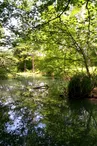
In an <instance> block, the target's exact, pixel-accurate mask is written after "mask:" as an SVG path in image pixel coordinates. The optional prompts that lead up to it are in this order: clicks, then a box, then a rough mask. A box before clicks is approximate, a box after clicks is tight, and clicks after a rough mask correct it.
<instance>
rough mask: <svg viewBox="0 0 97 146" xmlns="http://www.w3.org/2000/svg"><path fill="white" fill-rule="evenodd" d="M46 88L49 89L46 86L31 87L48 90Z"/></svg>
mask: <svg viewBox="0 0 97 146" xmlns="http://www.w3.org/2000/svg"><path fill="white" fill-rule="evenodd" d="M48 88H49V86H48V85H44V86H36V87H33V89H48Z"/></svg>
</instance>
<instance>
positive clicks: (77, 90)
mask: <svg viewBox="0 0 97 146" xmlns="http://www.w3.org/2000/svg"><path fill="white" fill-rule="evenodd" d="M92 89H93V83H92V80H91V79H90V78H89V77H88V76H87V75H86V74H84V73H80V74H77V75H74V76H73V77H72V79H71V81H70V82H69V85H68V96H69V98H70V99H73V98H76V99H80V98H88V97H89V95H90V92H91V90H92Z"/></svg>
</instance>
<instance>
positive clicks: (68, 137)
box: [0, 78, 97, 146]
mask: <svg viewBox="0 0 97 146" xmlns="http://www.w3.org/2000/svg"><path fill="white" fill-rule="evenodd" d="M46 85H48V86H49V88H47V87H48V86H46ZM66 87H67V82H65V81H63V80H61V79H60V80H59V79H57V80H56V79H50V78H48V79H47V78H27V79H21V80H20V79H18V80H2V81H0V146H86V145H88V146H97V101H96V100H95V101H90V100H78V101H76V100H75V101H69V100H68V98H67V97H66V96H62V95H61V94H62V93H63V92H64V90H65V88H66Z"/></svg>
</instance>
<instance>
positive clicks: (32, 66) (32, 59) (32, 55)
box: [32, 55, 35, 73]
mask: <svg viewBox="0 0 97 146" xmlns="http://www.w3.org/2000/svg"><path fill="white" fill-rule="evenodd" d="M34 68H35V67H34V56H33V55H32V72H33V73H34Z"/></svg>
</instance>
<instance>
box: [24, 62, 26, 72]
mask: <svg viewBox="0 0 97 146" xmlns="http://www.w3.org/2000/svg"><path fill="white" fill-rule="evenodd" d="M26 70H27V67H26V60H25V61H24V72H26Z"/></svg>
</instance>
